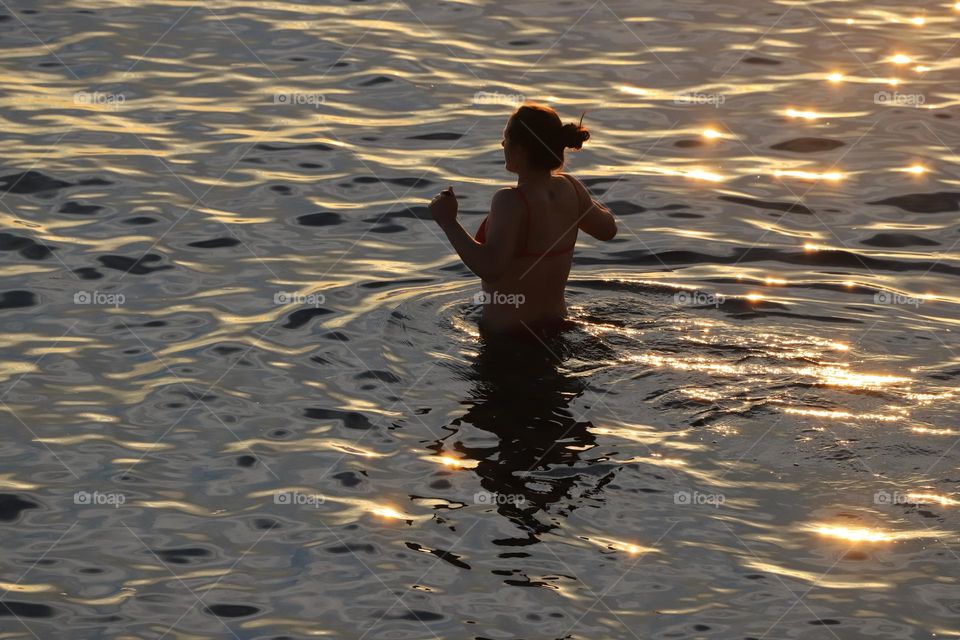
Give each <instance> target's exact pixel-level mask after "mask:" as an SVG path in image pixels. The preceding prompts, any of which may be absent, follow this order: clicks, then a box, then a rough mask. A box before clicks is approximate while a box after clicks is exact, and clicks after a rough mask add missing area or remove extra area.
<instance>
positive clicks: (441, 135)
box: [407, 131, 463, 140]
mask: <svg viewBox="0 0 960 640" xmlns="http://www.w3.org/2000/svg"><path fill="white" fill-rule="evenodd" d="M462 137H463V134H462V133H453V132H447V131H438V132H437V133H423V134H420V135H417V136H407V140H459V139H460V138H462Z"/></svg>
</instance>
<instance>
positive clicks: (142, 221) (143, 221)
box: [122, 216, 158, 226]
mask: <svg viewBox="0 0 960 640" xmlns="http://www.w3.org/2000/svg"><path fill="white" fill-rule="evenodd" d="M122 222H123V224H132V225H137V226H143V225H147V224H154V223H156V222H158V220H157V219H156V218H151V217H150V216H134V217H133V218H127V219H126V220H122Z"/></svg>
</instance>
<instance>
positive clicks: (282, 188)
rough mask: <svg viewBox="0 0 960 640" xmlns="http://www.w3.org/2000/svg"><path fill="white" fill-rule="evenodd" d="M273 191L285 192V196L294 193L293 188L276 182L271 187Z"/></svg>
mask: <svg viewBox="0 0 960 640" xmlns="http://www.w3.org/2000/svg"><path fill="white" fill-rule="evenodd" d="M270 190H271V191H276V192H277V193H280V194H283V195H285V196H288V195H290V194H291V193H293V190H292V189H291V188H290V187H288V186H287V185H285V184H275V185H273V186H271V187H270Z"/></svg>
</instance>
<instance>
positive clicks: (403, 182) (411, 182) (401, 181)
mask: <svg viewBox="0 0 960 640" xmlns="http://www.w3.org/2000/svg"><path fill="white" fill-rule="evenodd" d="M353 182H355V183H356V184H374V183H377V182H388V183H390V184H395V185H399V186H401V187H409V188H412V189H421V188H423V187H429V186H430V185H432V184H433V180H427V179H426V178H378V177H377V176H357V177H356V178H354V179H353Z"/></svg>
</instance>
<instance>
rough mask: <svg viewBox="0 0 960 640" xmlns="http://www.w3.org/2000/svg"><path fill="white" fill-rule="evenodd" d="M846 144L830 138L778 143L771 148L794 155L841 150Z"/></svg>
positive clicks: (798, 139)
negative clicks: (790, 152)
mask: <svg viewBox="0 0 960 640" xmlns="http://www.w3.org/2000/svg"><path fill="white" fill-rule="evenodd" d="M845 144H846V143H845V142H841V141H840V140H831V139H829V138H794V139H792V140H787V141H785V142H778V143H777V144H775V145H773V146H771V147H770V148H771V149H774V150H776V151H792V152H794V153H819V152H821V151H833V150H834V149H839V148H840V147H842V146H844V145H845Z"/></svg>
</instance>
